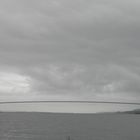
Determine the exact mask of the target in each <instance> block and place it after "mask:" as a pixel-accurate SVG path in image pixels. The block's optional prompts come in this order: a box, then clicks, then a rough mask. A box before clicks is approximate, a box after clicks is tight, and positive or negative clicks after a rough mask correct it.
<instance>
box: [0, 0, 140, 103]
mask: <svg viewBox="0 0 140 140" xmlns="http://www.w3.org/2000/svg"><path fill="white" fill-rule="evenodd" d="M19 100H20V101H21V100H104V101H133V102H138V101H140V1H139V0H114V1H113V0H12V1H9V0H0V101H19Z"/></svg>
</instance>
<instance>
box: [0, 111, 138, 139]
mask: <svg viewBox="0 0 140 140" xmlns="http://www.w3.org/2000/svg"><path fill="white" fill-rule="evenodd" d="M69 139H71V140H140V116H139V115H133V114H131V115H130V114H58V113H56V114H55V113H54V114H50V113H0V140H69Z"/></svg>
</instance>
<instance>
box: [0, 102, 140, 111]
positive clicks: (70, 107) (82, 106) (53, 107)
mask: <svg viewBox="0 0 140 140" xmlns="http://www.w3.org/2000/svg"><path fill="white" fill-rule="evenodd" d="M137 108H140V106H138V105H124V104H123V105H120V104H97V103H94V104H92V103H69V102H66V103H63V102H59V103H57V102H56V103H54V102H53V103H51V102H50V103H26V104H24V103H21V104H0V111H29V112H30V111H33V112H63V113H97V112H112V111H113V112H115V111H126V110H133V109H137Z"/></svg>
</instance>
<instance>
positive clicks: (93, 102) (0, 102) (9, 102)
mask: <svg viewBox="0 0 140 140" xmlns="http://www.w3.org/2000/svg"><path fill="white" fill-rule="evenodd" d="M26 103H89V104H124V105H125V104H129V105H140V103H139V102H121V101H116V102H113V101H112V102H109V101H69V100H67V101H45V100H44V101H35V100H34V101H33V100H32V101H6V102H5V101H0V104H26Z"/></svg>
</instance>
